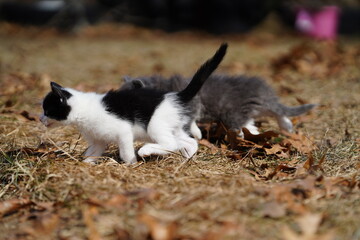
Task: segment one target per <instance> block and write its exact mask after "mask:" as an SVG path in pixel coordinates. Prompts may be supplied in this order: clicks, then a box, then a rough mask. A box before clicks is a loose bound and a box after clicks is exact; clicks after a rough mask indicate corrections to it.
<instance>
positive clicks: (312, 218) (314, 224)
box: [283, 213, 335, 240]
mask: <svg viewBox="0 0 360 240" xmlns="http://www.w3.org/2000/svg"><path fill="white" fill-rule="evenodd" d="M322 220H323V215H322V214H319V213H306V214H304V215H303V216H300V217H298V218H297V220H296V222H297V224H298V226H299V228H300V230H301V233H300V234H298V233H296V232H294V231H293V230H291V229H290V228H289V227H287V226H286V227H285V228H284V229H283V237H284V240H332V239H334V238H335V236H334V233H333V232H332V231H329V232H327V233H324V234H317V231H318V229H319V226H320V224H321V221H322Z"/></svg>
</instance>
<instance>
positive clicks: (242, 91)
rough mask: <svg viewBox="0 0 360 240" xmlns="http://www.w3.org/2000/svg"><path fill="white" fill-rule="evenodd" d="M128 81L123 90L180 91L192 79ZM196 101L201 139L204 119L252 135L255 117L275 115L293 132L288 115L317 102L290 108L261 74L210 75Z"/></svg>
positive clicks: (195, 132) (195, 129) (193, 129)
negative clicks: (259, 75) (243, 130)
mask: <svg viewBox="0 0 360 240" xmlns="http://www.w3.org/2000/svg"><path fill="white" fill-rule="evenodd" d="M124 80H125V83H124V84H123V85H122V87H121V89H129V88H142V87H146V88H156V89H160V90H163V91H180V90H182V89H183V88H184V87H185V86H187V84H188V82H189V81H190V79H187V78H183V77H181V76H179V75H175V76H172V77H170V78H163V77H161V76H151V77H140V78H130V77H125V78H124ZM193 101H195V105H194V109H197V110H198V111H194V112H196V114H195V115H194V119H193V120H194V121H193V124H192V125H191V129H190V132H191V133H192V135H193V136H194V137H196V138H198V139H200V138H201V132H200V130H199V129H198V127H197V126H196V124H195V120H198V121H200V122H210V121H221V122H223V123H224V124H225V126H226V127H227V128H229V129H231V130H233V131H239V132H240V135H241V136H243V134H242V131H241V129H242V128H243V127H245V128H247V129H248V130H249V131H250V132H251V133H252V134H259V132H258V129H257V127H256V126H255V125H254V119H255V118H258V117H263V116H266V117H274V118H275V119H276V120H277V123H278V125H279V127H280V128H281V129H283V130H285V131H288V132H291V131H292V128H293V125H292V123H291V121H290V119H289V118H288V117H292V116H298V115H301V114H303V113H306V112H307V111H309V110H310V109H312V108H313V107H315V106H316V105H315V104H304V105H300V106H296V107H288V106H285V105H283V104H281V103H279V100H278V97H277V96H276V94H275V92H274V90H273V89H272V88H271V87H270V86H269V85H267V84H266V83H265V81H264V80H262V79H261V78H258V77H248V76H227V75H213V76H210V77H209V79H208V80H207V81H206V83H205V84H204V86H203V87H202V89H201V90H200V92H199V96H198V97H197V98H196V99H195V100H193Z"/></svg>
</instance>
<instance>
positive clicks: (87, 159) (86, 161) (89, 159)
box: [83, 157, 96, 165]
mask: <svg viewBox="0 0 360 240" xmlns="http://www.w3.org/2000/svg"><path fill="white" fill-rule="evenodd" d="M83 162H85V163H90V164H93V165H95V164H96V159H94V158H90V157H88V158H86V159H85V160H83Z"/></svg>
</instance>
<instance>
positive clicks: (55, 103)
mask: <svg viewBox="0 0 360 240" xmlns="http://www.w3.org/2000/svg"><path fill="white" fill-rule="evenodd" d="M62 92H63V96H65V97H66V99H64V97H63V96H59V95H58V94H56V93H54V92H50V93H48V95H46V97H45V99H44V101H43V109H44V115H45V116H47V117H48V118H52V119H55V120H57V121H61V120H66V119H67V117H68V115H69V113H70V111H71V107H70V106H69V105H68V104H67V101H66V100H67V99H69V98H70V97H71V96H72V95H71V93H69V92H67V91H65V90H62Z"/></svg>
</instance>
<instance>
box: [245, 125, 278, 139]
mask: <svg viewBox="0 0 360 240" xmlns="http://www.w3.org/2000/svg"><path fill="white" fill-rule="evenodd" d="M242 131H243V133H244V139H245V140H249V141H251V142H254V143H261V142H266V141H268V140H270V139H271V138H273V137H278V136H279V134H278V133H276V132H274V131H267V132H263V133H260V134H252V133H251V132H250V131H249V130H248V129H247V128H243V129H242Z"/></svg>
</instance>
